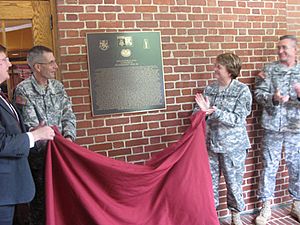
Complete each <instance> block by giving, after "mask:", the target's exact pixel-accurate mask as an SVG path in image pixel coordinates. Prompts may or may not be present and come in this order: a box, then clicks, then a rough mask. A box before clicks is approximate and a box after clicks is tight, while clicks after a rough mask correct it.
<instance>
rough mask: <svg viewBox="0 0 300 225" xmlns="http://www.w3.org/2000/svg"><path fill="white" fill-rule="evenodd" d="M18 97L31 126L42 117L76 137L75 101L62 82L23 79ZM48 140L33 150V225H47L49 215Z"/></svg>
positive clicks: (49, 123) (26, 119) (17, 93)
mask: <svg viewBox="0 0 300 225" xmlns="http://www.w3.org/2000/svg"><path fill="white" fill-rule="evenodd" d="M14 101H15V103H16V105H17V107H18V108H19V109H20V111H21V113H22V116H23V117H24V123H25V125H26V126H27V128H31V127H35V126H37V125H38V124H39V122H40V121H45V122H46V124H47V125H49V126H52V125H56V126H57V127H58V129H59V130H60V132H61V133H62V135H63V136H64V137H70V138H72V140H75V137H76V118H75V115H74V113H73V111H72V108H71V102H70V100H69V97H68V96H67V93H66V91H65V89H64V87H63V85H62V83H61V82H59V81H57V80H49V81H48V86H47V88H46V89H45V88H44V87H42V86H40V85H39V84H38V83H37V81H36V79H35V77H34V76H31V77H30V78H28V79H26V80H24V81H23V82H21V83H20V84H19V85H18V86H17V88H16V90H15V93H14ZM45 147H46V143H43V142H39V143H37V145H36V148H35V150H33V151H31V153H30V156H29V162H30V166H31V171H32V174H33V177H34V181H35V184H36V196H35V198H34V199H33V201H32V203H31V220H32V223H31V224H33V225H43V224H44V223H45V222H44V218H45V210H44V205H45V192H44V184H45V180H44V157H45V150H46V148H45Z"/></svg>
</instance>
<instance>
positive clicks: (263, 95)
mask: <svg viewBox="0 0 300 225" xmlns="http://www.w3.org/2000/svg"><path fill="white" fill-rule="evenodd" d="M277 48H278V52H277V53H278V57H279V61H276V62H273V63H271V64H268V65H266V66H265V67H264V69H263V73H260V77H257V79H256V90H255V98H256V101H257V102H258V103H259V104H261V105H262V107H263V113H262V121H261V125H262V127H263V128H264V135H263V141H262V161H263V171H262V175H261V176H260V185H259V193H258V194H259V198H260V199H261V200H262V202H263V206H262V209H261V210H260V214H259V215H258V217H257V218H256V224H258V225H265V224H267V221H268V220H269V219H270V218H271V207H270V204H271V199H272V197H273V194H274V190H275V182H276V173H277V170H278V166H279V162H280V160H281V151H282V147H283V146H284V149H285V161H286V165H287V168H288V171H289V192H290V194H291V196H292V198H293V199H294V201H293V206H292V211H291V214H292V216H293V217H295V218H296V219H297V220H298V221H299V222H300V201H299V200H300V65H299V64H298V63H297V58H296V54H297V39H296V37H295V36H292V35H285V36H282V37H280V40H279V43H278V45H277Z"/></svg>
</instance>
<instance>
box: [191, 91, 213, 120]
mask: <svg viewBox="0 0 300 225" xmlns="http://www.w3.org/2000/svg"><path fill="white" fill-rule="evenodd" d="M195 100H196V102H197V104H198V106H199V108H200V109H201V111H203V112H205V113H206V115H210V114H212V113H213V112H214V111H216V108H215V107H210V103H209V99H208V98H207V97H206V98H205V99H204V97H203V95H202V94H199V93H197V94H196V96H195Z"/></svg>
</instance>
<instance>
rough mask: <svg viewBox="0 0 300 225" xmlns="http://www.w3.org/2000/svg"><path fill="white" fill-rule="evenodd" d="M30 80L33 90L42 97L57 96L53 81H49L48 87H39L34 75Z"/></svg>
mask: <svg viewBox="0 0 300 225" xmlns="http://www.w3.org/2000/svg"><path fill="white" fill-rule="evenodd" d="M29 79H31V81H32V85H33V88H34V89H35V90H36V92H38V93H39V94H40V95H45V94H46V93H51V94H55V92H54V88H53V85H52V82H51V79H49V80H48V86H47V87H44V86H42V85H39V84H38V82H37V80H36V78H35V76H34V75H32V76H31V77H30V78H29Z"/></svg>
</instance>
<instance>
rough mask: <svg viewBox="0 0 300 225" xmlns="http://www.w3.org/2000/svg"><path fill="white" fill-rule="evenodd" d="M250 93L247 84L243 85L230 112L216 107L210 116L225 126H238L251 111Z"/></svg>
mask: <svg viewBox="0 0 300 225" xmlns="http://www.w3.org/2000/svg"><path fill="white" fill-rule="evenodd" d="M251 106H252V95H251V92H250V90H249V88H248V87H247V86H245V87H244V88H243V89H242V90H241V92H240V94H239V96H238V98H237V99H236V103H235V107H234V110H233V111H232V112H229V111H226V110H220V109H218V108H217V109H216V111H215V112H214V113H213V114H211V116H210V118H214V119H217V120H218V121H220V122H221V123H223V124H225V125H227V126H231V127H234V126H240V125H241V124H244V123H245V119H246V117H247V116H248V115H249V114H250V113H251Z"/></svg>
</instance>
